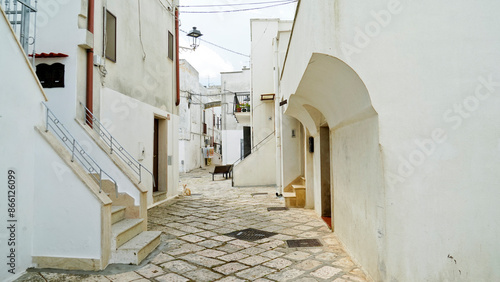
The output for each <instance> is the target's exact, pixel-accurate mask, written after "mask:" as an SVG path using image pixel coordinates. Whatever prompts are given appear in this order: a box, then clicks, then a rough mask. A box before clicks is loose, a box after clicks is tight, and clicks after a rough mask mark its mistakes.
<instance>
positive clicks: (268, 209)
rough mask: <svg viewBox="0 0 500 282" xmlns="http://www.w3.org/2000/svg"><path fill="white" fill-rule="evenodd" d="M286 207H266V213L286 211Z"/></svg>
mask: <svg viewBox="0 0 500 282" xmlns="http://www.w3.org/2000/svg"><path fill="white" fill-rule="evenodd" d="M287 210H288V208H287V207H268V208H267V211H287Z"/></svg>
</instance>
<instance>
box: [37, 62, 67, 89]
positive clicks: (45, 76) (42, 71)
mask: <svg viewBox="0 0 500 282" xmlns="http://www.w3.org/2000/svg"><path fill="white" fill-rule="evenodd" d="M36 75H37V76H38V80H40V83H41V84H42V86H43V88H55V87H64V65H63V64H61V63H55V64H52V65H47V64H39V65H37V66H36Z"/></svg>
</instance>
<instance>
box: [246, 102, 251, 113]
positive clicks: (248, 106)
mask: <svg viewBox="0 0 500 282" xmlns="http://www.w3.org/2000/svg"><path fill="white" fill-rule="evenodd" d="M245 107H246V109H247V112H250V104H248V103H246V104H245Z"/></svg>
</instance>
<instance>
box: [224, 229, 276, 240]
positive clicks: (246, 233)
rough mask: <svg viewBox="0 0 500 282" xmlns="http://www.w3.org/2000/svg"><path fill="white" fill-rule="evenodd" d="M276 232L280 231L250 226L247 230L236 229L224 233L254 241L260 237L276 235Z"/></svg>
mask: <svg viewBox="0 0 500 282" xmlns="http://www.w3.org/2000/svg"><path fill="white" fill-rule="evenodd" d="M276 234H278V233H273V232H267V231H262V230H257V229H253V228H248V229H245V230H239V231H234V232H231V233H227V234H224V235H226V236H230V237H234V238H236V239H240V240H245V241H250V242H252V241H257V240H260V239H264V238H268V237H271V236H274V235H276Z"/></svg>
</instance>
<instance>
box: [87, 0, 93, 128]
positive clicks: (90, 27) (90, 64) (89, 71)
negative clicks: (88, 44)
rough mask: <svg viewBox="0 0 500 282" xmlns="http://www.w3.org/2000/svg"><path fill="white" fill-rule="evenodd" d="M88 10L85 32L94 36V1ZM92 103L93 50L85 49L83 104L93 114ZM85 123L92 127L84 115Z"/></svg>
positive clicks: (89, 120)
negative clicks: (85, 76) (85, 70)
mask: <svg viewBox="0 0 500 282" xmlns="http://www.w3.org/2000/svg"><path fill="white" fill-rule="evenodd" d="M88 5H89V7H88V8H89V9H88V15H87V30H88V31H89V32H90V33H91V34H92V36H94V0H89V2H88ZM93 101H94V49H93V48H90V49H87V83H86V96H85V104H86V107H87V109H88V111H89V112H90V113H91V114H93V112H94V111H93V108H94V107H93ZM85 117H86V121H87V124H88V125H89V126H91V127H92V119H91V118H89V117H88V114H87V113H85Z"/></svg>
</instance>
